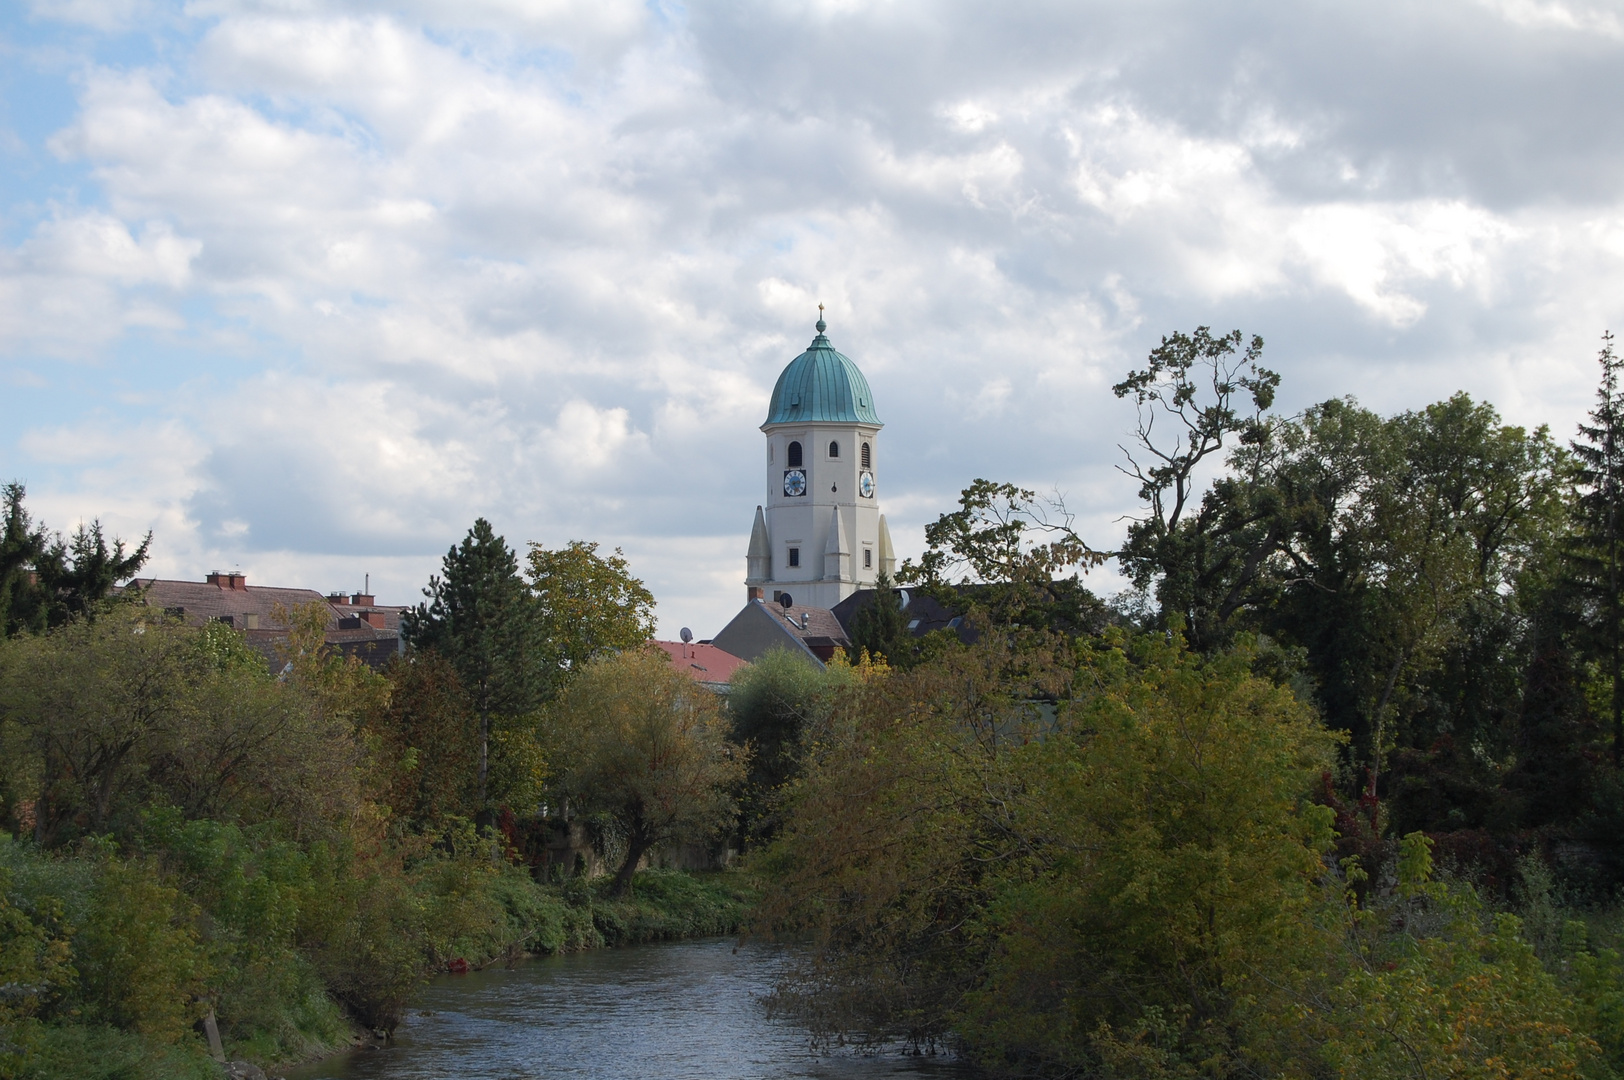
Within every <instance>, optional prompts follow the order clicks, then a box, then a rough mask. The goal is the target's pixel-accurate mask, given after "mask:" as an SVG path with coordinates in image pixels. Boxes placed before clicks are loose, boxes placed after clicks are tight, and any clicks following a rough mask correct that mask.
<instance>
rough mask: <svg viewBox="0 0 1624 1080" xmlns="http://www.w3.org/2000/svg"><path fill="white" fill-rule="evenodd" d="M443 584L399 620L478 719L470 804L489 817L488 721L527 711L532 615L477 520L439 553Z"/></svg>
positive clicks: (537, 667) (503, 557) (500, 550)
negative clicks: (451, 677) (452, 674)
mask: <svg viewBox="0 0 1624 1080" xmlns="http://www.w3.org/2000/svg"><path fill="white" fill-rule="evenodd" d="M441 567H442V571H441V572H442V573H443V574H444V576H443V577H431V578H430V579H429V587H428V588H426V589H424V590H423V595H424V596H426V597H428V602H427V603H420V604H418V605H417V607H416V608H415V609H413V610H412V611H409V612H407V613H406V615H405V617H404V618H403V619H402V620H401V630H402V633H404V634H405V636H406V640H407V641H408V642H409V643H411V645H412V646H413V647H414V648H416V649H434V650H436V651H438V652H439V653H440V654H441V655H443V656H445V658H446V659H447V660H449V661H451V666H452V667H454V668H455V669H456V671H457V677H458V679H460V680H461V682H462V686H463V689H464V691H466V692H467V694H468V697H469V701H470V703H471V704H472V706H473V712H474V715H475V716H476V717H477V718H478V720H479V767H478V772H477V777H478V782H477V784H476V789H475V797H476V799H477V800H478V803H479V806H480V808H481V813H488V812H489V806H488V802H489V800H488V794H489V792H488V781H489V777H490V741H491V739H490V736H491V718H492V716H493V715H495V714H504V715H518V714H521V713H526V712H529V711H531V710H533V709H534V708H535V707H536V706H537V705H538V704H539V703H540V700H541V691H542V686H543V671H542V666H541V658H540V656H539V655H538V650H537V649H536V647H535V645H536V622H537V620H536V608H535V604H534V602H533V601H532V600H531V597H530V595H529V593H528V591H527V590H526V587H525V583H524V579H523V578H521V577H520V576H519V564H518V561H517V559H516V557H515V556H514V553H513V551H512V549H510V548H509V547H508V546H507V543H506V542H505V541H504V540H503V539H502V538H501V537H500V536H497V535H496V533H495V531H494V530H493V529H492V528H491V523H490V522H488V521H486V520H485V519H484V518H480V519H478V520H477V521H475V522H474V525H473V528H471V529H469V530H468V535H467V536H466V537H465V538H464V539H463V541H462V543H461V544H460V545H458V546H456V547H453V548H452V549H451V550H450V551H448V552H446V555H445V558H444V559H443V560H442V562H441Z"/></svg>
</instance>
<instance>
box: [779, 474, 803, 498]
mask: <svg viewBox="0 0 1624 1080" xmlns="http://www.w3.org/2000/svg"><path fill="white" fill-rule="evenodd" d="M784 494H785V495H805V494H806V473H805V472H803V471H801V470H800V469H785V470H784Z"/></svg>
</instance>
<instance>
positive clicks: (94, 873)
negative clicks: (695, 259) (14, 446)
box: [0, 486, 746, 1080]
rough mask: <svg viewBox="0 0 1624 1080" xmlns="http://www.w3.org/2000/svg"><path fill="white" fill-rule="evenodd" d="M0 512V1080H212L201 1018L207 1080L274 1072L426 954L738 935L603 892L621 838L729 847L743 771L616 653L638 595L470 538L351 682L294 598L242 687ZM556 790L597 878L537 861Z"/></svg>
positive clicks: (665, 900) (387, 995)
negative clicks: (603, 862) (2, 615)
mask: <svg viewBox="0 0 1624 1080" xmlns="http://www.w3.org/2000/svg"><path fill="white" fill-rule="evenodd" d="M7 496H8V514H7V523H6V524H7V528H6V536H7V537H8V538H10V539H8V547H7V549H6V551H7V557H8V559H10V560H11V561H9V562H8V563H7V564H6V566H5V568H4V577H3V578H0V584H3V585H4V588H5V594H6V596H7V597H8V598H9V602H10V604H11V606H10V608H9V609H8V610H9V611H10V612H11V613H12V617H11V621H10V622H8V627H9V628H10V633H9V635H8V637H7V638H6V640H4V641H3V642H0V743H3V746H4V755H3V760H0V815H3V817H0V821H3V822H4V826H5V829H4V834H3V835H0V968H3V970H0V985H3V986H4V991H3V993H0V1028H3V1033H4V1041H3V1042H0V1076H18V1077H56V1076H73V1077H86V1078H88V1077H102V1076H106V1077H113V1076H118V1077H137V1076H146V1077H154V1078H158V1077H163V1078H166V1080H167V1078H173V1077H184V1076H189V1075H196V1076H199V1077H202V1076H214V1075H218V1072H219V1070H218V1066H217V1065H215V1064H214V1063H213V1062H212V1061H210V1060H209V1058H208V1051H207V1044H206V1042H205V1039H204V1034H205V1032H206V1030H207V1027H208V1022H209V1021H212V1022H213V1023H214V1025H215V1027H216V1028H217V1030H218V1032H219V1034H220V1036H221V1038H222V1041H223V1049H224V1050H225V1052H227V1053H228V1054H229V1055H230V1056H232V1057H236V1058H247V1059H250V1060H255V1061H258V1062H260V1063H263V1064H266V1065H270V1064H274V1063H277V1062H284V1061H291V1060H296V1059H299V1058H301V1057H307V1056H309V1055H311V1054H315V1053H321V1052H324V1051H326V1050H329V1049H332V1048H335V1047H338V1046H343V1045H347V1044H348V1043H349V1041H350V1040H351V1038H352V1036H353V1033H354V1031H355V1029H356V1025H359V1026H360V1027H361V1028H362V1029H364V1030H365V1029H370V1030H373V1031H376V1032H385V1033H386V1032H389V1031H391V1030H392V1029H393V1028H394V1026H395V1025H396V1024H397V1023H398V1022H399V1020H400V1017H401V1014H402V1011H403V1010H404V1008H405V1006H406V1004H407V1002H408V1001H409V1000H410V997H411V995H412V994H413V993H414V992H415V990H416V989H417V988H418V987H419V986H420V985H421V984H422V981H423V980H424V978H425V977H426V976H427V975H428V974H429V973H430V972H432V971H434V970H436V969H438V970H444V969H445V967H446V965H447V964H448V963H450V962H452V961H457V962H459V963H461V962H466V963H468V964H472V965H479V964H483V963H489V962H493V961H497V960H503V959H506V960H511V959H513V958H515V957H517V956H518V955H521V954H523V953H526V952H548V951H556V950H560V949H571V948H586V947H592V946H595V945H603V944H621V943H630V942H637V941H649V940H658V939H661V938H669V937H681V936H690V935H693V934H700V933H709V934H715V933H725V932H728V931H730V930H732V929H734V928H736V927H737V926H738V925H739V922H740V920H741V918H742V914H743V911H744V909H745V899H746V893H745V892H743V891H741V887H740V886H739V885H737V884H735V883H734V882H733V881H732V880H731V879H724V878H720V877H712V878H696V877H692V876H689V875H682V874H675V873H660V872H653V873H645V874H643V875H640V876H639V877H638V879H637V885H636V889H635V893H634V891H633V889H632V881H631V871H632V870H633V869H635V868H636V866H637V864H638V861H639V857H640V856H641V855H643V854H644V853H645V852H646V850H647V848H648V847H649V846H650V845H651V844H656V843H659V842H661V841H665V840H672V839H687V838H693V837H697V838H704V837H706V836H708V835H710V834H712V833H713V832H715V831H716V830H717V829H720V828H726V827H728V826H729V825H730V824H731V822H732V806H733V802H732V794H731V792H732V786H733V784H734V782H735V780H736V777H737V776H738V774H739V771H740V770H741V769H742V768H743V767H744V762H745V760H746V756H745V755H744V754H743V752H742V751H741V750H739V749H738V748H736V747H734V746H733V744H731V743H729V742H727V741H726V739H725V738H724V736H725V735H726V734H727V732H726V727H725V722H724V720H723V718H722V716H721V713H720V706H719V703H718V702H717V701H716V700H715V698H714V695H711V694H709V693H706V692H703V691H700V690H699V689H698V687H697V684H695V683H693V682H692V681H691V680H689V679H688V678H687V677H686V676H684V675H682V674H680V673H679V672H677V671H676V670H675V669H674V668H672V667H671V665H670V664H668V663H664V661H663V659H662V660H661V661H660V665H659V666H658V667H656V666H652V662H653V658H652V657H650V656H646V655H645V654H643V653H642V652H640V651H639V650H638V648H637V647H638V646H640V645H641V644H642V643H643V642H644V641H646V640H647V638H648V636H649V632H650V631H651V629H652V620H651V610H652V607H653V599H652V597H650V596H649V595H648V593H647V591H646V590H645V589H644V588H643V586H642V584H641V582H639V581H637V579H636V578H634V577H632V576H631V574H630V572H629V569H628V567H627V565H626V562H625V560H624V559H623V558H622V557H621V556H620V555H619V553H618V552H617V553H614V554H613V555H610V556H608V557H604V556H600V555H598V554H597V552H596V545H593V544H590V543H582V542H576V543H572V544H569V545H567V546H566V547H564V548H562V549H559V550H547V549H544V548H541V547H539V546H534V545H533V546H532V548H531V550H530V552H529V556H528V559H527V565H526V566H525V567H524V569H523V570H521V567H520V564H519V562H518V560H517V558H516V556H515V555H514V553H513V552H512V551H511V550H510V549H508V548H507V547H506V545H505V544H504V542H503V541H502V539H501V538H500V537H498V536H496V535H495V534H494V532H493V531H492V530H491V528H490V526H489V525H488V523H486V522H484V521H479V522H477V523H476V524H475V526H474V528H473V529H472V530H470V533H469V535H468V537H467V539H466V540H464V541H463V543H461V544H460V545H459V546H458V547H456V548H453V549H452V550H451V552H450V553H448V555H447V557H446V560H445V563H444V572H443V574H442V575H441V576H439V577H436V578H435V579H433V580H432V581H431V583H430V587H429V589H428V590H427V593H428V600H427V602H425V603H424V604H423V605H422V606H420V607H419V608H418V609H417V610H416V611H415V612H414V613H413V614H412V617H411V618H409V619H408V620H407V632H408V636H409V638H410V640H411V643H412V648H411V650H410V651H409V652H408V654H407V655H406V656H404V657H401V658H397V659H396V660H394V661H392V662H391V664H390V665H389V666H388V667H387V668H386V669H385V670H384V671H383V672H382V673H378V672H374V671H372V670H371V669H369V668H368V667H366V666H365V665H363V664H361V663H359V662H357V661H355V660H353V659H346V658H344V657H343V656H341V655H339V654H338V653H336V652H334V651H333V650H331V649H330V648H329V647H328V646H327V645H326V644H325V640H324V639H325V631H326V628H327V623H328V621H329V618H330V612H329V611H327V610H326V607H325V605H322V604H313V605H310V606H309V608H307V609H294V610H292V611H288V612H286V613H285V614H284V617H283V618H282V619H279V620H278V621H279V622H285V623H286V624H287V625H289V626H290V628H291V629H290V631H289V633H288V634H287V638H286V641H285V642H284V644H283V645H282V647H281V648H280V650H279V655H278V657H277V659H276V662H275V663H274V664H267V662H266V660H265V658H264V657H263V656H261V655H260V654H258V653H256V652H254V651H253V650H251V649H250V648H249V647H248V646H247V645H246V643H245V641H244V639H243V637H242V636H241V635H240V634H239V633H237V632H236V631H235V630H233V629H232V628H230V627H229V626H227V625H225V624H223V623H210V624H207V625H204V626H201V627H200V626H191V625H187V624H186V623H184V622H183V621H181V620H180V619H179V618H175V617H172V616H169V615H166V614H165V613H163V612H161V611H158V610H156V609H153V608H150V607H147V606H146V605H145V604H144V603H143V602H142V597H141V595H140V591H139V590H138V589H126V590H123V591H116V590H114V588H113V585H114V583H115V581H117V580H121V579H127V578H128V577H129V576H130V575H132V574H133V573H134V572H135V570H136V569H138V568H139V566H140V565H141V563H142V561H143V560H144V558H145V556H146V553H147V546H148V545H147V543H146V542H143V543H142V544H141V545H140V546H139V547H138V548H137V549H136V551H135V552H134V553H133V554H126V553H125V551H124V546H123V545H122V544H120V543H118V542H117V541H112V542H111V543H109V542H107V541H105V540H104V539H103V534H102V532H101V530H100V528H99V527H97V526H91V527H88V528H85V529H81V530H80V531H79V533H78V534H77V535H76V536H75V537H74V538H72V539H71V540H64V539H62V538H56V539H49V538H48V536H47V533H46V532H45V530H44V529H43V528H42V527H39V526H36V525H34V524H33V523H32V522H31V521H30V520H29V518H28V515H27V511H26V508H25V506H24V500H23V492H22V490H21V488H19V487H15V486H13V487H12V488H10V489H8V491H7ZM18 537H20V538H22V539H21V540H20V541H18V542H16V543H11V540H12V539H15V538H18ZM19 553H20V554H19ZM13 556H16V557H13ZM109 566H112V567H114V569H113V571H112V572H109V571H108V569H107V568H108V567H109ZM661 655H662V657H663V654H661ZM633 691H635V693H634V692H633ZM642 700H659V701H661V702H662V703H663V704H664V706H665V707H664V708H663V709H656V710H648V709H643V710H641V712H639V710H638V709H636V708H635V706H636V705H637V704H638V703H639V702H640V701H642ZM679 700H680V701H685V702H688V703H689V705H690V708H688V709H687V711H686V713H685V714H684V715H683V716H682V717H681V720H682V722H681V723H679V724H673V723H671V722H670V721H671V717H672V715H673V709H672V708H671V705H672V704H673V703H674V702H676V701H679ZM611 733H612V734H611ZM674 748H675V749H676V750H678V751H681V752H682V753H684V754H686V758H685V760H686V761H687V763H688V765H689V768H688V769H687V771H686V772H684V771H683V770H680V769H679V770H675V775H673V770H672V769H670V768H669V764H670V758H671V756H672V750H673V749H674ZM639 755H641V757H640V756H639ZM651 762H653V763H655V764H657V765H658V766H660V767H655V764H651ZM549 785H550V786H549ZM662 785H664V786H662ZM673 788H675V789H676V790H677V792H678V794H679V795H680V796H681V797H675V798H674V797H673V794H672V790H673ZM560 798H563V799H573V801H574V802H575V804H576V809H575V811H574V812H573V813H572V814H571V815H570V816H572V817H573V818H574V819H575V821H574V824H575V825H576V826H577V828H582V827H584V834H585V835H586V836H587V837H588V838H590V839H592V840H593V841H595V843H596V847H597V852H594V858H596V857H597V855H598V854H599V853H601V854H602V855H603V856H604V857H606V858H611V859H613V858H620V859H621V860H622V864H623V865H622V873H620V874H619V875H617V876H616V877H614V878H612V879H609V878H605V879H602V880H596V881H591V880H588V879H587V878H586V877H584V876H577V875H575V874H573V873H571V872H570V871H571V870H573V867H566V868H564V872H562V873H560V872H558V871H556V870H555V871H553V872H552V873H548V872H547V868H546V867H544V866H542V865H540V864H539V863H538V860H537V855H538V854H539V851H538V846H539V845H540V844H542V843H544V842H545V840H546V838H547V835H548V834H547V829H548V827H549V825H548V817H549V814H548V813H547V807H546V803H547V802H548V800H553V801H554V802H555V803H556V802H557V801H558V800H559V799H560ZM643 800H648V801H651V802H652V801H661V800H663V801H664V802H665V803H666V804H669V805H670V806H671V807H672V808H673V810H672V812H671V813H668V814H666V815H665V816H664V817H661V818H659V819H658V820H649V819H650V815H649V814H647V813H641V814H639V813H636V812H628V807H632V808H634V809H635V808H636V807H640V806H642V804H643V803H642V801H643ZM561 816H562V814H561V808H559V807H557V806H554V807H553V808H551V812H550V818H551V819H552V821H554V822H559V819H560V818H561ZM560 823H561V824H563V825H564V826H565V827H568V825H569V824H570V822H560Z"/></svg>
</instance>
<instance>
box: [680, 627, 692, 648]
mask: <svg viewBox="0 0 1624 1080" xmlns="http://www.w3.org/2000/svg"><path fill="white" fill-rule="evenodd" d="M677 636H678V637H680V638H681V639H682V643H683V644H684V645H686V644H688V643H689V642H690V641H692V640H693V639H694V632H693V631H692V630H690V629H688V628H687V627H686V626H684V627H683V628H682V633H680V634H678V635H677Z"/></svg>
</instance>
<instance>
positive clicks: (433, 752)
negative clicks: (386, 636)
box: [376, 651, 479, 828]
mask: <svg viewBox="0 0 1624 1080" xmlns="http://www.w3.org/2000/svg"><path fill="white" fill-rule="evenodd" d="M384 673H385V675H386V676H387V677H388V679H389V684H390V694H389V705H388V708H387V709H386V710H385V711H384V713H383V716H382V718H381V719H380V720H379V722H378V724H377V731H376V737H377V738H378V740H379V741H380V744H381V751H382V753H383V755H384V757H385V758H386V760H387V768H386V774H385V775H386V780H385V784H386V787H385V790H384V791H383V792H382V793H381V797H382V799H383V801H384V803H385V804H386V805H388V806H390V807H392V808H393V810H394V812H395V814H396V815H397V816H398V817H399V818H400V819H401V820H402V821H404V822H405V823H407V824H408V825H411V826H416V827H428V828H432V827H434V826H436V825H437V824H438V823H440V822H441V821H443V820H444V819H446V818H448V817H452V816H462V817H470V818H471V817H473V815H474V814H475V813H476V812H477V811H478V809H479V803H478V802H477V797H478V791H477V789H476V787H475V785H476V784H477V783H478V769H479V728H478V725H477V724H475V723H474V719H473V710H472V709H471V708H470V707H469V704H468V698H467V695H465V694H464V693H463V689H462V683H461V682H460V681H459V680H458V678H457V671H456V669H455V668H454V667H452V666H451V662H450V661H449V660H447V659H446V658H445V657H444V656H442V655H440V654H439V653H438V652H433V651H430V652H414V653H412V654H410V655H409V656H406V657H397V658H396V659H394V660H392V661H390V663H389V666H388V667H387V668H386V669H385V672H384Z"/></svg>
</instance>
